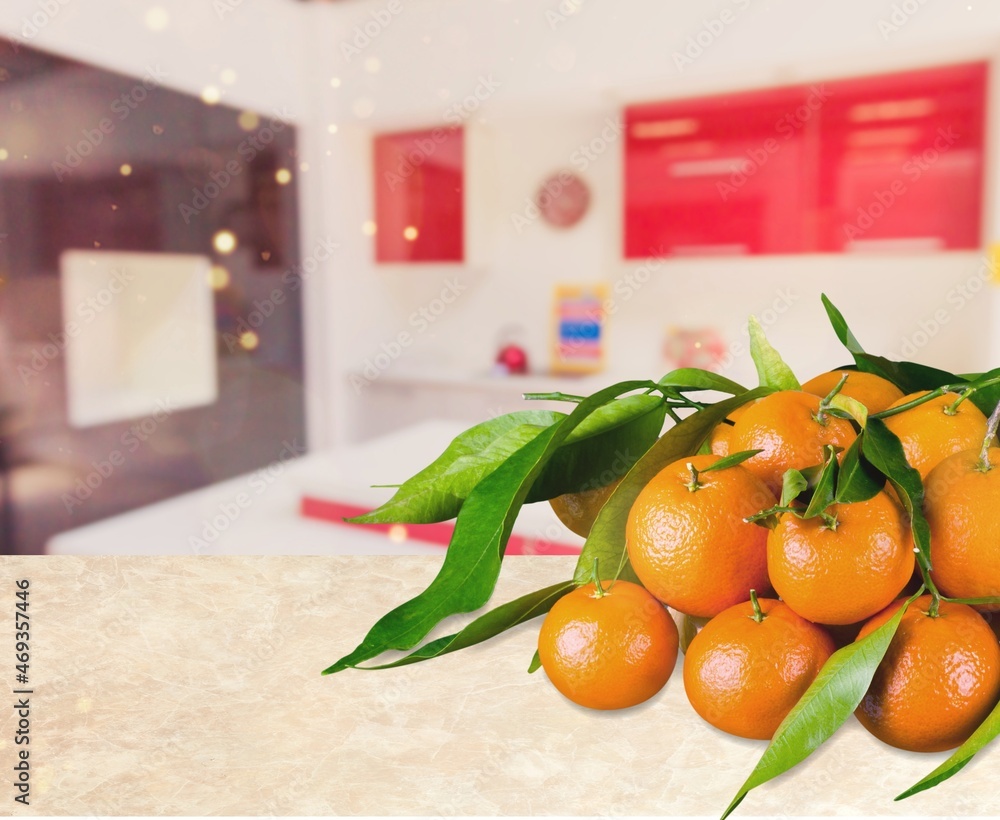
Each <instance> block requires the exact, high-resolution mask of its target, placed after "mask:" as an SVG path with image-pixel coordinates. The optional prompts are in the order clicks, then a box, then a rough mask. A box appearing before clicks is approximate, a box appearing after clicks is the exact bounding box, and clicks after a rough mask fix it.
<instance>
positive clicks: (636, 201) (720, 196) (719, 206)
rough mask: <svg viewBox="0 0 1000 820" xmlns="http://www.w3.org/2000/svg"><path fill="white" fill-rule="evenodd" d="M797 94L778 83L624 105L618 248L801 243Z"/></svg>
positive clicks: (787, 246) (775, 248) (778, 248)
mask: <svg viewBox="0 0 1000 820" xmlns="http://www.w3.org/2000/svg"><path fill="white" fill-rule="evenodd" d="M805 96H806V90H805V89H803V88H799V87H795V88H778V89H770V90H767V91H761V92H752V93H740V94H732V95H725V96H718V97H710V98H704V99H697V100H683V101H675V102H670V103H656V104H648V105H636V106H632V107H630V108H628V109H626V112H625V121H626V128H627V136H626V145H625V203H626V207H625V255H626V256H627V257H629V258H636V257H645V256H649V255H651V254H681V255H684V254H731V253H741V254H760V253H794V252H798V251H802V250H804V249H805V246H806V239H807V237H806V230H805V228H806V226H805V223H804V221H803V220H802V210H803V207H804V205H805V196H806V194H807V192H808V188H807V186H806V185H805V184H804V183H805V174H804V163H805V161H806V144H807V143H806V139H805V134H806V125H807V124H808V123H809V121H810V120H811V119H812V118H813V112H812V111H811V110H808V111H807V112H806V113H805V114H801V117H798V116H797V113H796V112H799V109H800V107H801V106H802V105H804V103H805ZM800 113H801V112H800Z"/></svg>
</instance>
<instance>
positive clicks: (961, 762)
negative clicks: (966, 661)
mask: <svg viewBox="0 0 1000 820" xmlns="http://www.w3.org/2000/svg"><path fill="white" fill-rule="evenodd" d="M997 735H1000V704H997V707H996V708H995V709H994V710H993V711H992V712H991V713H990V716H989V717H988V718H986V720H984V721H983V722H982V724H981V725H980V726H979V728H978V729H976V731H974V732H973V733H972V735H971V736H970V737H969V739H968V740H967V741H965V743H963V744H962V745H961V746H959V747H958V748H957V749H956V750H955V751H954V752H953V753H952V755H951V757H949V758H948V759H947V760H946V761H945V762H944V763H942V764H941V765H940V766H938V767H937V768H936V769H935V770H934V771H933V772H931V773H930V774H929V775H927V777H925V778H923V780H920V781H919V782H918V783H915V784H914V785H913V786H910V788H908V789H907V790H906V791H905V792H903V793H902V794H901V795H899V796H898V797H897V798H896V800H903V799H905V798H907V797H912V796H913V795H915V794H917V793H918V792H922V791H925V790H926V789H930V788H933V787H934V786H937V785H938V784H939V783H943V782H944V781H945V780H947V779H948V778H949V777H953V776H954V775H956V774H958V773H959V772H960V771H961V770H962V769H963V768H964V767H965V766H966V764H967V763H968V762H969V761H970V760H972V758H973V757H975V755H976V753H977V752H979V751H981V750H982V749H983V747H984V746H986V745H987V744H988V743H990V742H991V741H992V740H993V739H994V738H996V736H997Z"/></svg>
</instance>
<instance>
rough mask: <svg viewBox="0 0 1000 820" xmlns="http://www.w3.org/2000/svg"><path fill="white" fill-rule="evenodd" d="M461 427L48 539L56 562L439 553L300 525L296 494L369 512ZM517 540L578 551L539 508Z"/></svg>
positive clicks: (303, 521)
mask: <svg viewBox="0 0 1000 820" xmlns="http://www.w3.org/2000/svg"><path fill="white" fill-rule="evenodd" d="M469 426H470V425H469V424H468V423H466V422H444V421H427V422H422V423H420V424H416V425H413V426H411V427H408V428H406V429H404V430H400V431H397V432H395V433H392V434H390V435H386V436H382V437H380V438H378V439H376V440H373V441H370V442H366V443H364V444H361V445H356V446H353V447H348V448H343V449H341V450H339V451H337V452H332V453H316V454H312V455H308V456H305V457H302V458H299V459H294V460H289V461H286V462H275V463H274V464H272V465H271V466H269V467H266V468H264V469H261V470H257V471H255V472H253V473H250V474H248V475H245V476H240V477H238V478H234V479H231V480H229V481H225V482H222V483H220V484H215V485H212V486H210V487H206V488H204V489H201V490H196V491H195V492H191V493H186V494H185V495H181V496H178V497H176V498H172V499H170V500H168V501H163V502H160V503H157V504H153V505H150V506H148V507H144V508H141V509H138V510H134V511H132V512H129V513H126V514H124V515H119V516H116V517H114V518H110V519H106V520H104V521H99V522H97V523H94V524H90V525H87V526H84V527H80V528H78V529H75V530H70V531H68V532H64V533H61V534H59V535H56V536H55V537H53V538H52V539H50V540H49V542H48V552H49V553H52V554H61V555H193V554H194V555H197V554H201V555H331V554H342V555H401V554H434V555H442V556H443V555H444V548H443V547H442V546H439V545H436V544H428V543H426V542H423V541H418V540H416V539H413V538H408V537H406V536H407V531H406V530H405V528H400V529H397V530H396V531H394V532H392V533H390V534H387V533H385V532H377V531H376V532H373V531H371V530H366V529H365V528H362V527H351V526H347V525H343V524H339V523H334V522H330V521H320V520H313V519H307V518H303V517H302V516H301V515H300V504H301V500H302V498H303V496H304V495H309V496H312V497H317V498H324V499H331V500H335V501H338V502H341V503H345V504H353V505H357V506H361V507H366V508H374V507H376V506H377V505H378V504H380V503H381V502H383V501H384V500H386V499H387V498H388V497H389V496H390V495H391V494H392V492H393V491H392V490H389V489H375V488H373V487H372V486H371V485H373V484H395V483H401V482H402V481H404V480H405V479H407V478H409V477H410V476H411V475H413V474H414V473H416V472H417V471H419V470H420V469H422V468H423V467H425V466H426V465H428V464H429V463H430V462H431V461H432V460H433V459H434V458H436V457H437V456H438V455H439V454H440V453H441V452H442V451H443V450H444V449H445V447H447V445H448V443H449V442H450V441H451V440H452V439H453V438H454V437H455V436H456V435H458V433H460V432H461V431H462V430H464V429H466V428H467V427H469ZM514 533H515V534H516V535H520V536H523V537H524V538H526V539H536V540H549V541H553V540H554V541H558V542H560V543H565V544H573V545H576V544H582V543H583V542H582V539H580V538H578V537H577V536H575V535H573V534H572V533H571V532H569V531H568V530H567V529H566V528H565V527H563V526H562V524H560V523H559V521H558V519H557V518H556V517H555V514H554V513H552V511H551V508H550V507H549V505H548V504H532V505H529V506H526V507H525V508H524V509H523V511H522V513H521V515H520V516H519V518H518V521H517V524H516V525H515V528H514Z"/></svg>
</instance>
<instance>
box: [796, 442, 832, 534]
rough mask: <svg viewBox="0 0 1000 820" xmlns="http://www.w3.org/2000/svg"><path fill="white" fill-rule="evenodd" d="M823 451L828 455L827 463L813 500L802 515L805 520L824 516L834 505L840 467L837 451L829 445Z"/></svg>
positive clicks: (821, 472) (824, 464)
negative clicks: (827, 509)
mask: <svg viewBox="0 0 1000 820" xmlns="http://www.w3.org/2000/svg"><path fill="white" fill-rule="evenodd" d="M823 449H824V451H825V452H826V454H827V457H826V461H825V462H824V463H823V469H822V470H821V471H820V474H819V480H818V481H817V482H816V488H815V489H814V490H813V494H812V498H811V499H809V504H808V506H807V507H806V510H805V512H804V513H802V517H803V518H815V517H816V516H817V515H822V514H823V513H824V512H826V508H827V507H829V506H830V505H831V504H832V503H833V498H834V495H835V491H836V487H837V474H838V471H839V469H840V465H839V464H838V462H837V449H836V448H835V447H831V446H830V445H827V446H826V447H824V448H823Z"/></svg>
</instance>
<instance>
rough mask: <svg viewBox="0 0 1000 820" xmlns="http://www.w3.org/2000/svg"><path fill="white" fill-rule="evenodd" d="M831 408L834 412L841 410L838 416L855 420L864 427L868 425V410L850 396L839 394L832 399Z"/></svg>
mask: <svg viewBox="0 0 1000 820" xmlns="http://www.w3.org/2000/svg"><path fill="white" fill-rule="evenodd" d="M830 407H831V408H833V409H834V410H839V411H840V412H839V413H838V415H841V416H843V417H846V418H849V419H854V421H856V422H857V423H858V424H860V425H861V426H862V427H864V426H865V425H866V424H867V423H868V408H867V407H865V406H864V405H863V404H862V403H861V402H859V401H858V400H857V399H852V398H851V397H850V396H845V395H843V394H842V393H838V394H837V395H836V396H834V397H833V398H832V399H830Z"/></svg>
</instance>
